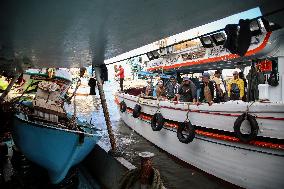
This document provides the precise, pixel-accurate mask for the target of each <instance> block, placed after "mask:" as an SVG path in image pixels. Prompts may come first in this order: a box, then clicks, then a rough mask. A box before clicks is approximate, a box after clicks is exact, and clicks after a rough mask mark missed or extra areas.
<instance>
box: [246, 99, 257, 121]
mask: <svg viewBox="0 0 284 189" xmlns="http://www.w3.org/2000/svg"><path fill="white" fill-rule="evenodd" d="M254 103H255V101H253V102H252V103H251V104H250V105H247V109H246V111H245V114H246V119H247V116H248V113H249V108H250V107H251V106H252V105H253V104H254Z"/></svg>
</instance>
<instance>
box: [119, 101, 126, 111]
mask: <svg viewBox="0 0 284 189" xmlns="http://www.w3.org/2000/svg"><path fill="white" fill-rule="evenodd" d="M126 109H127V106H126V103H125V102H124V101H121V102H120V111H121V112H122V113H123V112H125V111H126Z"/></svg>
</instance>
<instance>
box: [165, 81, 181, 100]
mask: <svg viewBox="0 0 284 189" xmlns="http://www.w3.org/2000/svg"><path fill="white" fill-rule="evenodd" d="M178 89H179V84H178V83H177V80H176V78H175V77H174V76H171V77H170V82H168V83H167V85H166V96H167V98H168V99H170V100H172V99H173V98H174V97H175V95H176V94H178Z"/></svg>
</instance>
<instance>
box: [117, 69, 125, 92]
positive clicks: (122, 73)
mask: <svg viewBox="0 0 284 189" xmlns="http://www.w3.org/2000/svg"><path fill="white" fill-rule="evenodd" d="M115 76H119V85H120V91H123V80H124V69H123V68H122V66H121V65H119V68H118V73H117V74H115Z"/></svg>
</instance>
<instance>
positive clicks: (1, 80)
mask: <svg viewBox="0 0 284 189" xmlns="http://www.w3.org/2000/svg"><path fill="white" fill-rule="evenodd" d="M8 85H9V82H8V81H7V80H6V78H5V77H4V76H1V75H0V92H4V91H5V90H6V88H7V87H8Z"/></svg>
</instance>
